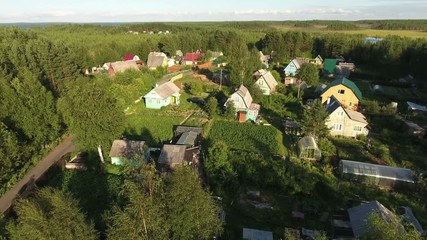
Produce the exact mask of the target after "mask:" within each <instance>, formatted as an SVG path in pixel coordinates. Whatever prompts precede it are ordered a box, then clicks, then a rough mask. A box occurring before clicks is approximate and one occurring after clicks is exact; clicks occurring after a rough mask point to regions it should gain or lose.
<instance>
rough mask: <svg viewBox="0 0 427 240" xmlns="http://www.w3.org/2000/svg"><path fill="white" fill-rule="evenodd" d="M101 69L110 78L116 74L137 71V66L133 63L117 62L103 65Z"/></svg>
mask: <svg viewBox="0 0 427 240" xmlns="http://www.w3.org/2000/svg"><path fill="white" fill-rule="evenodd" d="M103 68H104V69H105V70H107V71H108V74H109V75H110V76H115V75H116V73H123V72H125V71H127V70H139V66H138V64H137V63H136V62H135V61H118V62H111V63H105V64H104V65H103Z"/></svg>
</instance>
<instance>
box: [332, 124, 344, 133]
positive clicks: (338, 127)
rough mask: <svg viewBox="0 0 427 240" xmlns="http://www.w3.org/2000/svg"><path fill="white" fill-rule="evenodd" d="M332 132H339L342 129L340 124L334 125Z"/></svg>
mask: <svg viewBox="0 0 427 240" xmlns="http://www.w3.org/2000/svg"><path fill="white" fill-rule="evenodd" d="M332 129H333V130H336V131H340V130H341V129H342V124H341V123H334V126H333V127H332Z"/></svg>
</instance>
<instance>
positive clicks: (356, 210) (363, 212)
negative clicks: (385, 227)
mask: <svg viewBox="0 0 427 240" xmlns="http://www.w3.org/2000/svg"><path fill="white" fill-rule="evenodd" d="M373 212H376V213H378V214H379V216H380V218H382V219H384V220H386V221H391V220H392V219H394V218H396V216H395V215H394V213H393V212H391V211H390V210H388V209H387V208H386V207H384V206H383V205H382V204H381V203H379V202H378V201H372V202H368V203H365V204H362V205H360V206H357V207H353V208H350V209H348V214H349V216H350V222H351V227H352V229H353V233H354V236H355V237H360V236H362V235H363V233H364V231H365V227H366V222H367V221H368V219H369V217H370V215H371V214H372V213H373Z"/></svg>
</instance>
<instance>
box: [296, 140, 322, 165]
mask: <svg viewBox="0 0 427 240" xmlns="http://www.w3.org/2000/svg"><path fill="white" fill-rule="evenodd" d="M298 149H299V157H300V158H302V159H307V160H320V158H321V157H322V153H321V151H320V149H319V148H318V147H317V143H316V141H315V140H314V138H313V137H312V136H305V137H303V138H301V139H300V140H299V141H298Z"/></svg>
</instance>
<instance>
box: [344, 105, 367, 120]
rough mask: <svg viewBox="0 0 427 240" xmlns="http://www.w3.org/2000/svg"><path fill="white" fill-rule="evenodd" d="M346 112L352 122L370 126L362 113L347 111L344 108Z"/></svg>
mask: <svg viewBox="0 0 427 240" xmlns="http://www.w3.org/2000/svg"><path fill="white" fill-rule="evenodd" d="M344 111H345V112H346V113H347V115H348V117H349V118H350V119H351V120H354V121H358V122H361V123H366V124H368V121H366V118H365V116H364V115H363V114H362V113H360V112H357V111H354V110H351V109H345V108H344Z"/></svg>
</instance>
